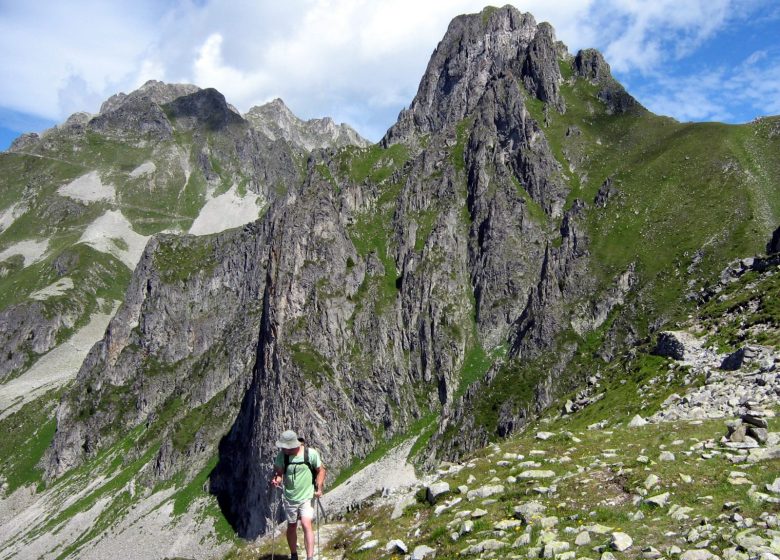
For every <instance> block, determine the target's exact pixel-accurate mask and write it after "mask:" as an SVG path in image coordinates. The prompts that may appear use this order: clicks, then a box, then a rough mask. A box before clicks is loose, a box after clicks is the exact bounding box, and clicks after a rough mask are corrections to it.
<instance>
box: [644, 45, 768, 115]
mask: <svg viewBox="0 0 780 560" xmlns="http://www.w3.org/2000/svg"><path fill="white" fill-rule="evenodd" d="M777 55H780V53H775V57H774V60H776V59H777ZM637 93H638V94H639V96H640V97H641V98H642V99H643V101H644V103H645V105H646V106H647V107H648V109H650V110H651V111H653V112H655V113H659V114H662V115H670V116H673V117H675V118H676V119H678V120H681V121H724V122H735V121H736V122H743V121H746V120H749V119H751V118H753V117H754V116H761V115H775V114H780V67H778V65H777V64H775V63H774V62H773V57H772V56H771V55H770V54H769V53H765V52H763V51H762V53H761V54H760V56H756V53H753V54H751V55H750V56H748V57H747V58H746V59H745V60H744V61H742V62H741V63H740V64H737V65H735V66H727V65H721V66H718V67H715V68H713V69H709V70H703V71H701V72H697V73H694V74H692V75H686V76H679V75H678V76H657V77H656V79H654V80H653V81H652V82H649V83H648V84H647V85H645V86H642V87H639V88H638V92H637Z"/></svg>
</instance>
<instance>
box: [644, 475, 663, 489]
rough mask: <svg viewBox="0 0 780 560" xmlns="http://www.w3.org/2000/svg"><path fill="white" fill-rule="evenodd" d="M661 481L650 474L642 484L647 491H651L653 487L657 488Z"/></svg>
mask: <svg viewBox="0 0 780 560" xmlns="http://www.w3.org/2000/svg"><path fill="white" fill-rule="evenodd" d="M660 480H661V479H660V478H658V476H657V475H654V474H649V475H648V476H647V478H646V479H645V481H644V482H643V483H642V486H644V487H645V488H646V489H647V490H650V489H651V488H652V487H654V486H656V485H657V484H658V482H659V481H660Z"/></svg>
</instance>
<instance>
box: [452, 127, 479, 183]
mask: <svg viewBox="0 0 780 560" xmlns="http://www.w3.org/2000/svg"><path fill="white" fill-rule="evenodd" d="M473 125H474V118H473V117H469V118H465V119H463V120H462V121H460V122H459V123H458V124H457V125H456V126H455V145H454V146H453V147H452V152H450V161H451V162H452V166H453V167H454V168H455V170H456V171H458V172H464V171H465V170H466V159H465V152H466V142H468V139H469V137H468V133H469V131H470V129H471V127H472V126H473Z"/></svg>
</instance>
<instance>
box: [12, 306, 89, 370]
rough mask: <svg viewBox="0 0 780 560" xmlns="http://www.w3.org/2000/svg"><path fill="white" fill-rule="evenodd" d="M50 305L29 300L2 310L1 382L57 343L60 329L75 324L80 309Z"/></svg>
mask: <svg viewBox="0 0 780 560" xmlns="http://www.w3.org/2000/svg"><path fill="white" fill-rule="evenodd" d="M52 311H54V310H53V309H51V308H47V306H45V305H44V304H43V303H42V302H39V301H30V302H24V303H19V304H16V305H11V306H9V307H6V308H5V309H3V310H2V311H0V349H1V352H0V382H3V381H5V380H7V379H8V378H10V377H11V376H13V375H14V373H15V372H19V371H20V370H22V369H23V368H24V367H25V366H29V365H30V363H31V362H33V361H34V360H35V359H36V358H38V357H39V356H41V355H42V354H45V353H46V352H48V351H49V350H51V349H52V348H54V346H55V345H56V343H57V331H58V330H59V329H60V328H62V327H72V326H73V324H74V322H75V319H76V317H78V315H79V312H80V311H82V310H79V309H69V310H67V309H60V310H58V311H59V312H52Z"/></svg>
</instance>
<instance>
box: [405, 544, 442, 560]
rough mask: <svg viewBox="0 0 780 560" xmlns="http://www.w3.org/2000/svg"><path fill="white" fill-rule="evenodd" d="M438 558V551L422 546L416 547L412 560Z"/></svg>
mask: <svg viewBox="0 0 780 560" xmlns="http://www.w3.org/2000/svg"><path fill="white" fill-rule="evenodd" d="M435 556H436V549H434V548H431V547H430V546H426V545H424V544H421V545H419V546H416V547H414V550H413V551H412V557H411V559H410V560H425V559H426V558H433V557H435Z"/></svg>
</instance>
